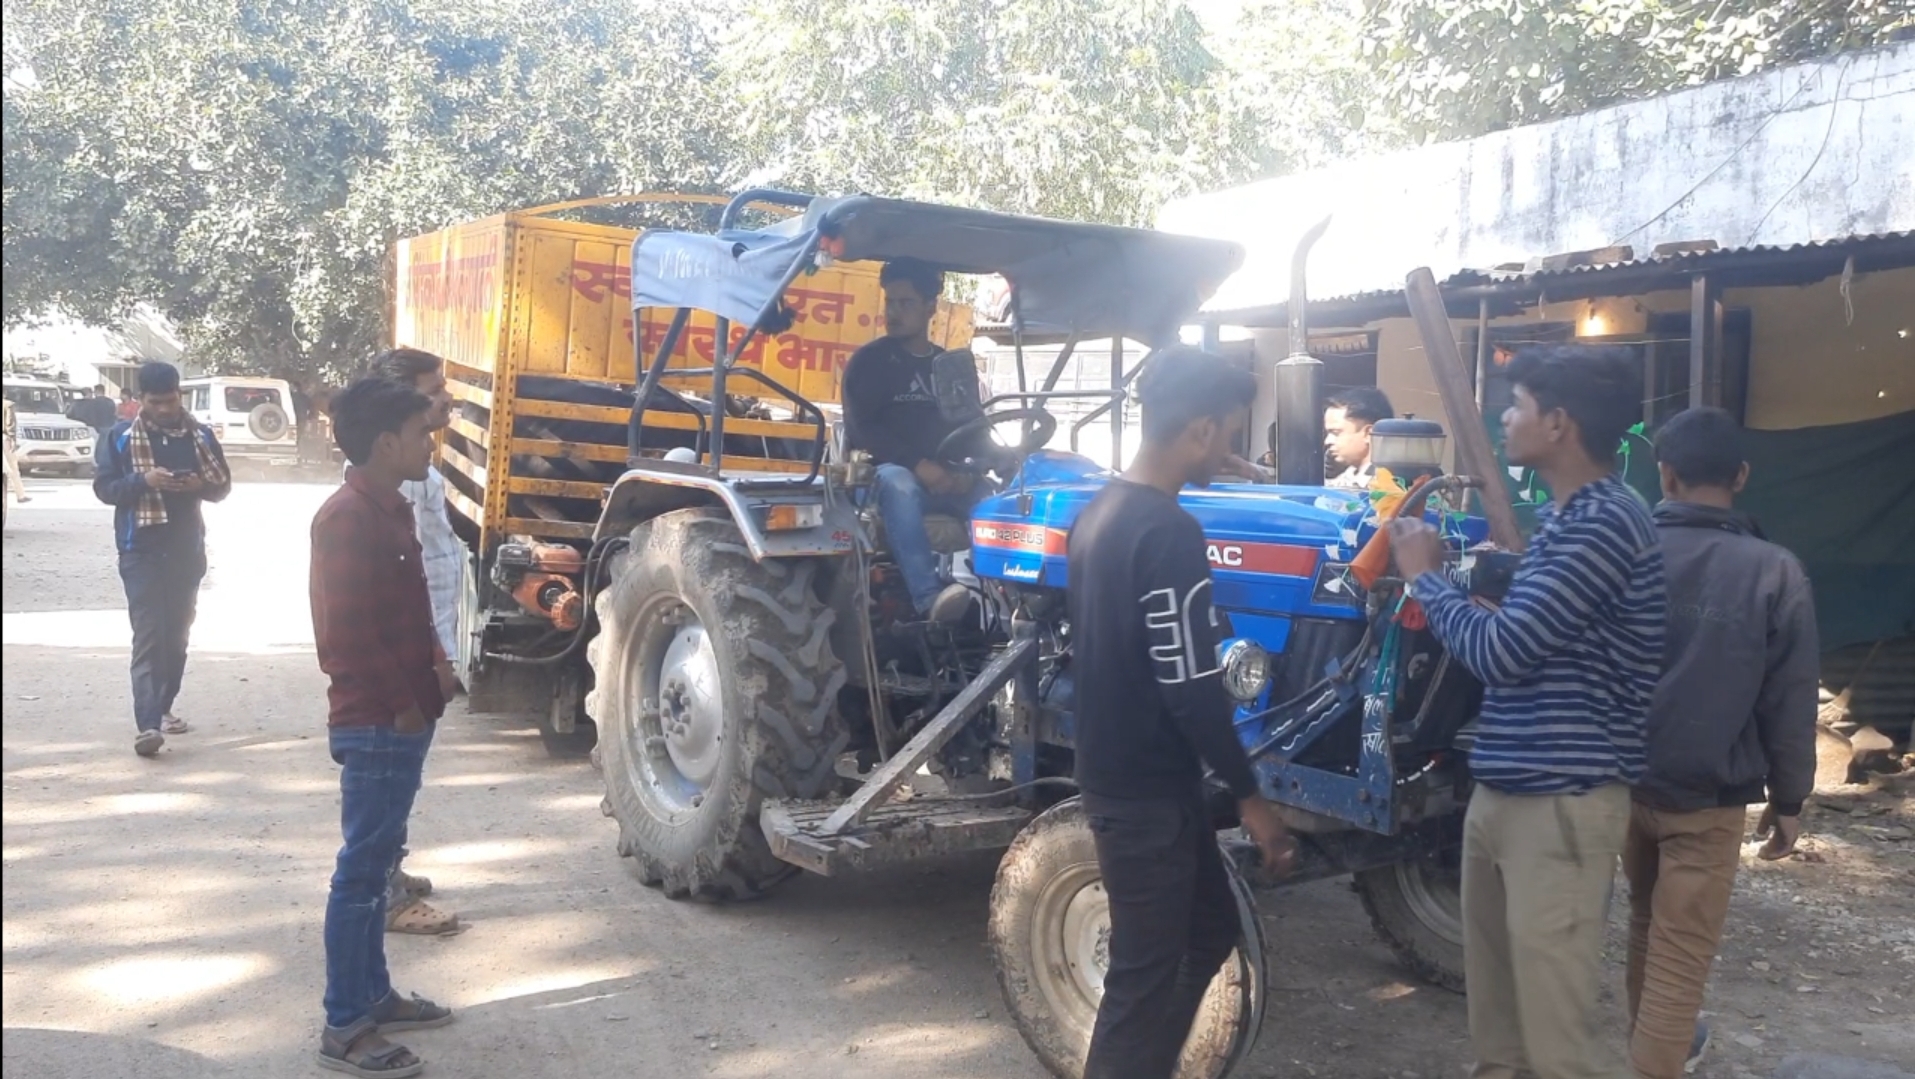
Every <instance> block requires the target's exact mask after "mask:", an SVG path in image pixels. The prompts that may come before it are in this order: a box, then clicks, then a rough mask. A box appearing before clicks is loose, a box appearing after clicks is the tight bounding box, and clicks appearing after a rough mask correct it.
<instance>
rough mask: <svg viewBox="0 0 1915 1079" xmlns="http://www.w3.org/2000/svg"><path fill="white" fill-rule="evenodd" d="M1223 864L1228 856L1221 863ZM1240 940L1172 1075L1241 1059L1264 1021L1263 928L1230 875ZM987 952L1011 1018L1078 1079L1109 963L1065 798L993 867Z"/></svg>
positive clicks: (1081, 832)
mask: <svg viewBox="0 0 1915 1079" xmlns="http://www.w3.org/2000/svg"><path fill="white" fill-rule="evenodd" d="M1226 864H1228V860H1227V859H1226ZM1231 883H1232V884H1233V886H1234V888H1235V891H1236V893H1237V904H1238V910H1239V921H1240V922H1241V923H1242V925H1243V927H1244V939H1243V941H1242V943H1241V944H1239V946H1238V948H1237V950H1236V951H1234V952H1232V953H1231V954H1230V958H1228V959H1226V960H1224V965H1223V969H1222V970H1220V971H1218V972H1217V976H1216V977H1215V978H1214V979H1213V980H1212V981H1211V983H1210V989H1209V991H1208V992H1206V993H1205V995H1204V999H1203V1003H1202V1005H1201V1006H1200V1007H1199V1008H1198V1010H1197V1019H1196V1022H1195V1023H1194V1024H1192V1026H1191V1029H1190V1036H1189V1038H1188V1039H1187V1040H1186V1041H1185V1042H1184V1051H1183V1057H1182V1058H1181V1060H1180V1061H1179V1062H1178V1065H1177V1079H1218V1077H1220V1076H1223V1075H1226V1074H1228V1073H1229V1072H1230V1071H1231V1069H1233V1068H1234V1067H1235V1066H1236V1065H1237V1064H1238V1063H1239V1062H1241V1060H1242V1059H1243V1058H1244V1057H1245V1056H1248V1055H1249V1052H1250V1049H1251V1047H1252V1046H1253V1045H1254V1044H1255V1042H1256V1040H1257V1033H1258V1028H1259V1027H1261V1025H1262V1021H1263V993H1264V986H1265V980H1264V967H1263V931H1262V929H1261V927H1260V926H1259V924H1258V922H1257V917H1256V908H1255V906H1254V905H1253V902H1252V900H1251V896H1250V892H1249V889H1248V888H1246V887H1245V886H1244V882H1243V881H1242V880H1241V879H1240V878H1238V877H1237V876H1236V874H1235V872H1234V871H1233V872H1232V874H1231ZM989 932H990V942H991V951H992V954H993V955H994V957H995V958H996V960H997V978H998V985H999V986H1000V987H1001V988H1002V989H1003V991H1004V1001H1005V1004H1006V1005H1007V1006H1008V1007H1009V1008H1010V1012H1011V1018H1012V1019H1013V1020H1014V1021H1015V1022H1016V1023H1017V1029H1018V1031H1019V1032H1021V1033H1022V1034H1023V1035H1024V1040H1025V1041H1026V1042H1027V1043H1029V1045H1030V1047H1031V1051H1032V1052H1034V1053H1036V1054H1037V1058H1038V1060H1040V1061H1042V1062H1043V1064H1044V1066H1045V1067H1046V1068H1048V1069H1050V1071H1051V1074H1052V1075H1055V1076H1057V1077H1058V1079H1081V1077H1082V1076H1083V1074H1084V1057H1085V1054H1087V1053H1088V1052H1089V1050H1090V1036H1091V1028H1092V1026H1093V1025H1094V1024H1095V1023H1096V1020H1097V1006H1098V1004H1099V1003H1100V1002H1101V1001H1102V1000H1103V997H1104V972H1105V970H1106V969H1107V968H1108V967H1109V965H1110V904H1109V900H1108V899H1107V898H1106V897H1105V895H1104V886H1103V879H1102V875H1101V874H1100V873H1099V871H1098V868H1097V848H1096V846H1095V844H1094V843H1093V841H1092V839H1091V831H1090V822H1089V820H1088V818H1087V817H1086V815H1085V813H1084V811H1083V808H1082V806H1081V804H1080V803H1079V802H1078V801H1077V799H1075V798H1073V799H1070V800H1069V801H1066V802H1060V803H1058V804H1057V805H1055V806H1053V807H1051V808H1050V809H1048V810H1046V811H1045V812H1044V813H1042V814H1040V815H1039V816H1038V818H1037V819H1036V820H1034V821H1032V822H1031V823H1030V825H1028V826H1027V827H1026V828H1025V829H1024V831H1022V832H1020V833H1019V834H1018V837H1017V839H1016V840H1015V841H1014V842H1013V843H1012V844H1011V848H1010V850H1008V851H1006V852H1005V854H1004V860H1003V861H1002V862H1001V863H999V865H998V870H997V883H996V885H995V886H994V887H993V888H992V889H991V915H990V931H989Z"/></svg>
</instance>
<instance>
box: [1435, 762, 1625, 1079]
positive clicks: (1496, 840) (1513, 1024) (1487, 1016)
mask: <svg viewBox="0 0 1915 1079" xmlns="http://www.w3.org/2000/svg"><path fill="white" fill-rule="evenodd" d="M1628 827H1629V789H1628V788H1627V787H1624V786H1622V785H1621V784H1610V785H1608V786H1604V787H1598V788H1596V789H1595V790H1592V791H1588V792H1586V793H1583V794H1576V795H1567V794H1565V795H1509V794H1499V793H1497V792H1496V791H1493V790H1490V789H1489V788H1487V787H1481V786H1479V787H1477V788H1476V790H1475V791H1474V793H1472V794H1471V796H1470V804H1469V813H1468V815H1467V816H1466V817H1465V818H1464V824H1463V941H1464V960H1463V969H1464V977H1465V979H1466V981H1467V983H1468V989H1469V1025H1470V1040H1471V1041H1472V1042H1473V1043H1474V1047H1475V1050H1476V1069H1475V1071H1474V1072H1472V1073H1471V1074H1472V1075H1474V1076H1475V1077H1476V1079H1518V1077H1519V1076H1520V1077H1528V1076H1535V1077H1536V1079H1621V1077H1622V1076H1624V1075H1625V1074H1626V1073H1625V1072H1624V1071H1623V1070H1622V1068H1621V1067H1620V1066H1619V1065H1618V1064H1617V1063H1616V1062H1615V1061H1614V1059H1613V1058H1612V1057H1611V1055H1610V1054H1609V1053H1608V1052H1607V1051H1606V1050H1605V1049H1604V1048H1603V1047H1602V1046H1601V1045H1600V1044H1599V1042H1598V1041H1597V1037H1596V1031H1595V1026H1596V995H1597V989H1598V986H1599V985H1600V983H1601V980H1602V942H1603V928H1604V921H1605V912H1606V910H1607V907H1608V903H1609V889H1610V885H1611V883H1612V882H1613V880H1614V877H1615V870H1616V856H1617V855H1618V854H1620V853H1621V851H1622V844H1623V835H1624V833H1625V832H1626V831H1627V830H1628Z"/></svg>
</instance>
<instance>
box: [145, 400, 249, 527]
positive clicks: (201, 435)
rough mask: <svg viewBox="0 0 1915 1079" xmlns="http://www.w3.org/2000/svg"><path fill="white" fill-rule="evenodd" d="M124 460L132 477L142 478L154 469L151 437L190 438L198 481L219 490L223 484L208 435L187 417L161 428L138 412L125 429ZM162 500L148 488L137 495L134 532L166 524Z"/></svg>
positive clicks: (221, 469) (222, 471)
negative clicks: (195, 459) (173, 425)
mask: <svg viewBox="0 0 1915 1079" xmlns="http://www.w3.org/2000/svg"><path fill="white" fill-rule="evenodd" d="M126 434H127V441H126V459H127V463H129V464H130V465H132V467H133V473H134V474H135V475H145V474H146V473H148V472H151V471H153V470H154V469H155V468H158V467H159V465H158V464H157V463H156V462H155V461H154V460H153V436H154V435H155V434H163V435H167V436H169V437H172V438H180V437H182V436H190V437H191V438H192V440H193V451H194V453H195V454H197V455H198V457H199V474H200V479H202V480H204V481H205V483H206V486H208V487H223V486H225V484H226V482H227V479H228V477H227V475H226V468H225V466H223V465H221V464H220V461H219V456H218V455H217V454H215V453H214V452H213V444H212V442H213V440H212V435H211V434H210V433H209V432H208V431H207V430H206V428H204V427H202V426H200V423H199V421H198V420H196V419H194V418H193V417H192V416H191V415H190V414H182V415H181V416H180V425H179V426H177V427H161V426H160V425H159V424H157V423H155V422H154V421H153V420H151V419H148V418H147V415H146V413H145V412H141V413H140V414H139V416H138V417H137V418H135V419H134V421H133V423H132V425H131V426H129V427H128V428H127V432H126ZM166 520H167V518H166V499H165V498H164V497H163V496H162V495H161V494H160V492H158V491H155V490H153V489H151V488H148V489H147V491H146V493H144V494H142V495H140V504H139V506H138V507H137V508H135V510H134V512H133V524H134V526H135V527H138V528H146V527H149V526H151V525H163V524H165V523H166Z"/></svg>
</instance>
